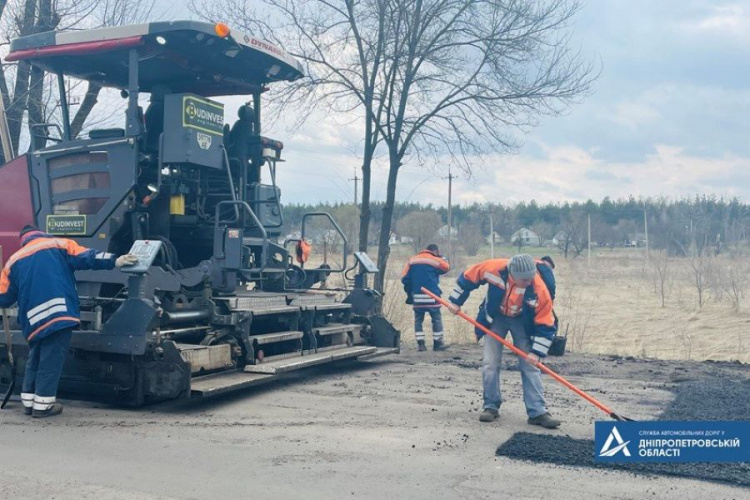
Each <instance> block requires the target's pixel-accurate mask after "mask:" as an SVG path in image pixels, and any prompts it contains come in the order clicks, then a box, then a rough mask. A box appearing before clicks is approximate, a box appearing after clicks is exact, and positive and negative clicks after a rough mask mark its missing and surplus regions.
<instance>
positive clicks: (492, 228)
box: [490, 212, 495, 259]
mask: <svg viewBox="0 0 750 500" xmlns="http://www.w3.org/2000/svg"><path fill="white" fill-rule="evenodd" d="M490 258H492V259H494V258H495V225H494V224H493V223H492V212H490Z"/></svg>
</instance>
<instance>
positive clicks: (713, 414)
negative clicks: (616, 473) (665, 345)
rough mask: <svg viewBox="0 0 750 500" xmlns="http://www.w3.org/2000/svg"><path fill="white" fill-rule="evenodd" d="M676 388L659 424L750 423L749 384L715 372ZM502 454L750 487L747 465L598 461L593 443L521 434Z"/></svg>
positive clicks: (562, 463) (498, 451)
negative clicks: (704, 421)
mask: <svg viewBox="0 0 750 500" xmlns="http://www.w3.org/2000/svg"><path fill="white" fill-rule="evenodd" d="M706 375H707V374H702V376H701V378H700V379H699V380H698V379H688V380H686V381H684V382H682V383H680V384H678V385H677V386H676V387H675V392H676V394H675V399H674V400H673V401H672V403H671V404H670V405H669V407H668V408H667V409H666V410H665V411H664V413H662V414H661V415H660V416H659V420H748V419H750V380H748V379H738V378H735V377H726V376H724V375H725V374H721V373H715V374H712V376H709V377H706ZM496 454H497V455H498V456H504V457H509V458H512V459H516V460H526V461H531V462H543V463H550V464H556V465H565V466H578V467H592V468H598V469H607V470H624V471H628V472H631V473H633V474H645V475H665V476H680V477H686V478H690V479H698V480H704V481H715V482H720V483H727V484H731V485H735V486H744V487H750V464H747V463H680V464H678V463H647V464H602V463H597V462H595V461H594V441H593V440H587V439H573V438H570V437H566V436H556V435H547V434H534V433H528V432H519V433H516V434H514V435H513V436H512V437H511V438H510V439H509V440H508V441H506V442H505V443H503V444H502V445H501V446H500V447H498V448H497V452H496Z"/></svg>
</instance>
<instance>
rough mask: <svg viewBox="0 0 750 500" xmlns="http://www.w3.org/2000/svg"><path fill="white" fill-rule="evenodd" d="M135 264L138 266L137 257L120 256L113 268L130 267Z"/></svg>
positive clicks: (129, 255)
mask: <svg viewBox="0 0 750 500" xmlns="http://www.w3.org/2000/svg"><path fill="white" fill-rule="evenodd" d="M135 264H138V257H137V256H135V255H131V254H127V255H120V256H119V257H117V260H116V261H115V266H117V267H125V266H132V265H135Z"/></svg>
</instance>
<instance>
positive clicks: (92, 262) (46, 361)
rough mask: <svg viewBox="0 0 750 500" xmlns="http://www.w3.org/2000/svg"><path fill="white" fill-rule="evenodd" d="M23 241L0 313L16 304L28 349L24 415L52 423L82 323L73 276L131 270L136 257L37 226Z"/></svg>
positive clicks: (1, 290) (0, 286) (0, 283)
mask: <svg viewBox="0 0 750 500" xmlns="http://www.w3.org/2000/svg"><path fill="white" fill-rule="evenodd" d="M19 236H20V238H21V248H20V250H18V251H17V252H16V253H14V254H13V256H11V258H10V259H9V260H8V262H7V263H6V264H5V266H4V267H3V270H2V274H0V307H3V308H6V307H10V306H12V305H13V304H14V303H16V302H18V322H19V324H20V325H21V329H22V330H23V335H24V337H26V341H27V342H28V343H29V357H28V360H27V362H26V373H25V375H24V378H23V389H22V392H21V400H22V402H23V406H24V410H25V411H26V414H27V415H32V416H34V417H37V418H39V417H49V416H53V415H58V414H60V413H62V405H61V404H60V403H57V402H56V396H57V386H58V384H59V383H60V375H61V374H62V369H63V365H64V364H65V355H66V353H67V351H68V346H69V345H70V339H71V336H72V334H73V329H74V328H76V327H78V325H79V324H80V323H81V320H80V304H79V303H78V293H77V291H76V280H75V275H74V272H75V271H78V270H86V269H93V270H98V269H112V268H114V267H115V266H117V267H123V266H128V265H133V264H135V263H136V262H138V257H136V256H135V255H123V256H121V257H119V258H115V255H113V254H110V253H105V252H98V251H96V250H92V249H89V248H84V247H82V246H80V245H79V244H78V243H76V242H75V241H73V240H68V239H64V238H56V237H54V236H51V235H49V234H46V233H44V232H42V231H40V230H39V229H37V228H36V227H34V226H25V227H24V228H23V229H22V230H21V233H20V235H19ZM8 349H10V346H8Z"/></svg>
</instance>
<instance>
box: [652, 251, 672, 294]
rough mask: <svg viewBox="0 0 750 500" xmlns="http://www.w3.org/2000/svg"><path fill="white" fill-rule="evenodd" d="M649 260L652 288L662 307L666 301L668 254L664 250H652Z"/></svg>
mask: <svg viewBox="0 0 750 500" xmlns="http://www.w3.org/2000/svg"><path fill="white" fill-rule="evenodd" d="M649 260H650V261H651V265H652V267H653V278H654V288H655V289H656V292H657V293H658V294H659V298H660V299H661V307H662V308H664V307H666V303H667V292H668V282H667V271H668V269H669V254H668V252H667V251H666V250H654V251H652V252H650V253H649Z"/></svg>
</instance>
